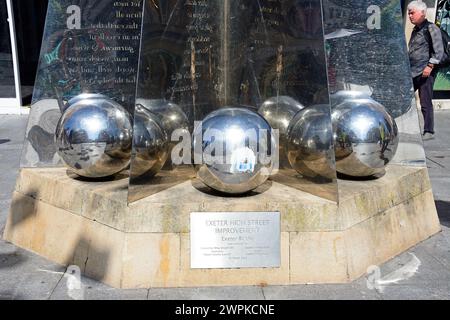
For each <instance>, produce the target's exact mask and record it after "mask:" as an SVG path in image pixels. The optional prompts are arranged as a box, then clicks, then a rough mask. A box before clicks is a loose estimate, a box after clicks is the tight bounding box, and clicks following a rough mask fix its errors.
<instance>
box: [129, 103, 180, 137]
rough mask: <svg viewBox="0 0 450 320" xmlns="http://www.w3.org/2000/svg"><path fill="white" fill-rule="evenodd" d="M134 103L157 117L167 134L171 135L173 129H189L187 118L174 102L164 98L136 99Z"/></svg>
mask: <svg viewBox="0 0 450 320" xmlns="http://www.w3.org/2000/svg"><path fill="white" fill-rule="evenodd" d="M136 105H141V106H143V107H144V108H145V109H147V110H148V111H150V112H151V113H153V114H154V115H156V116H157V117H158V121H159V123H160V124H161V126H162V129H164V131H165V132H166V134H167V136H168V137H169V139H170V137H171V136H172V133H173V132H174V131H175V130H180V129H185V130H189V120H188V117H187V116H186V114H185V113H184V112H183V110H182V109H181V108H180V107H179V106H178V105H176V104H175V103H172V102H169V101H166V100H162V99H160V100H148V99H137V100H136Z"/></svg>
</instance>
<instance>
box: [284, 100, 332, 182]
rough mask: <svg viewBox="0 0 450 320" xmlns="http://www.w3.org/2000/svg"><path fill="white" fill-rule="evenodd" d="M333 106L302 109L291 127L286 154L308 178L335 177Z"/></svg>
mask: <svg viewBox="0 0 450 320" xmlns="http://www.w3.org/2000/svg"><path fill="white" fill-rule="evenodd" d="M332 141H333V134H332V127H331V120H330V106H329V105H316V106H312V107H310V108H307V109H304V110H302V111H300V112H299V113H298V114H297V115H296V116H295V117H294V119H293V120H292V122H291V125H290V126H289V129H288V141H287V146H286V150H287V155H288V159H289V163H290V164H291V166H292V168H294V169H295V170H296V171H297V172H298V173H300V174H301V175H303V176H306V177H309V178H316V177H324V178H327V179H335V178H336V169H335V165H334V152H333V144H332Z"/></svg>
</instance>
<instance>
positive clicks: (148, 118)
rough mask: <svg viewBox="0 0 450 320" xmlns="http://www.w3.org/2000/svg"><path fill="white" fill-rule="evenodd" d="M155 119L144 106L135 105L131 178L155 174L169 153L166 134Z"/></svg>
mask: <svg viewBox="0 0 450 320" xmlns="http://www.w3.org/2000/svg"><path fill="white" fill-rule="evenodd" d="M156 119H157V117H156V116H155V115H154V114H152V113H151V112H149V111H148V110H146V109H145V108H144V107H142V106H140V105H137V106H136V109H135V112H134V134H133V156H132V162H131V176H132V177H133V178H135V177H139V176H143V175H145V177H146V178H148V177H152V176H154V175H156V174H157V173H158V172H159V170H161V168H162V167H163V166H164V164H165V162H166V160H167V157H168V155H169V144H168V139H167V135H166V133H165V132H164V130H163V129H162V128H161V125H160V124H159V123H158V121H157V120H156Z"/></svg>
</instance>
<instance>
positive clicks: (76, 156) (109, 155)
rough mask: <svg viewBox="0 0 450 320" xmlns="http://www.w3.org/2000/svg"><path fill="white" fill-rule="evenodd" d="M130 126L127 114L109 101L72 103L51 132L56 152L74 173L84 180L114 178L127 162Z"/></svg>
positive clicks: (129, 156)
mask: <svg viewBox="0 0 450 320" xmlns="http://www.w3.org/2000/svg"><path fill="white" fill-rule="evenodd" d="M132 133H133V129H132V124H131V119H130V115H129V113H128V112H127V111H126V110H125V109H124V108H123V107H122V106H120V105H119V104H118V103H116V102H114V101H112V100H109V99H87V100H80V101H78V102H77V103H75V104H73V105H72V106H71V107H70V108H69V109H68V110H67V111H66V112H65V113H64V114H63V116H62V117H61V119H60V121H59V123H58V126H57V128H56V133H55V143H56V146H57V152H58V154H59V156H60V157H61V158H62V159H63V161H64V162H65V164H66V165H67V166H68V167H70V168H71V169H72V170H73V171H74V172H75V173H76V174H78V175H80V176H83V177H87V178H100V177H107V176H111V175H114V174H115V173H118V172H120V171H122V170H123V169H125V168H126V167H127V166H128V164H129V163H130V158H131V147H132Z"/></svg>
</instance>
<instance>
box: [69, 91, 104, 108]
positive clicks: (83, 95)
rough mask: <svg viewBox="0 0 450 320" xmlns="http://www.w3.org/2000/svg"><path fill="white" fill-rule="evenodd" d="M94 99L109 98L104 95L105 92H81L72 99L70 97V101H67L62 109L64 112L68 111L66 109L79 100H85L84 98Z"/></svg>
mask: <svg viewBox="0 0 450 320" xmlns="http://www.w3.org/2000/svg"><path fill="white" fill-rule="evenodd" d="M87 99H90V100H93V99H103V100H104V99H108V97H107V96H105V95H103V94H99V93H81V94H79V95H77V96H75V97H73V98H72V99H70V100H69V101H67V103H65V104H64V107H63V110H61V112H62V113H64V112H66V110H67V109H68V108H70V106H72V105H74V104H76V103H77V102H80V101H83V100H87Z"/></svg>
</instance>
